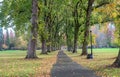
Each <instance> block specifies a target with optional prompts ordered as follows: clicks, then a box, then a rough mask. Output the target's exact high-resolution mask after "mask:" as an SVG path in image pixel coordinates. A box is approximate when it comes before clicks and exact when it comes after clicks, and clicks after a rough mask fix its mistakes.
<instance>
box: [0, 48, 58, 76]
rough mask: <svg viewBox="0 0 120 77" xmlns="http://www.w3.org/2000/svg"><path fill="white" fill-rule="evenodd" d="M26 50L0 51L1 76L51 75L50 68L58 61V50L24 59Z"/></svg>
mask: <svg viewBox="0 0 120 77" xmlns="http://www.w3.org/2000/svg"><path fill="white" fill-rule="evenodd" d="M25 55H26V51H19V50H18V51H15V50H14V51H1V52H0V77H50V70H51V68H52V65H53V64H54V63H55V61H56V55H57V52H52V53H49V54H48V55H40V52H39V51H37V56H38V57H39V59H36V60H26V59H24V57H25Z"/></svg>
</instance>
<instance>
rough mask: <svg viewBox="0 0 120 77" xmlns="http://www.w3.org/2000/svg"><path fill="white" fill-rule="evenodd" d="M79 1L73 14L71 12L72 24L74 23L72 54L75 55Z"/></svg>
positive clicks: (78, 25) (78, 26)
mask: <svg viewBox="0 0 120 77" xmlns="http://www.w3.org/2000/svg"><path fill="white" fill-rule="evenodd" d="M79 3H80V2H79V1H78V2H77V4H76V6H75V9H74V12H73V17H74V22H75V28H74V46H73V53H77V41H78V32H79V28H80V24H79V20H78V17H79V16H78V5H79Z"/></svg>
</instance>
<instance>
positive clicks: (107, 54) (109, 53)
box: [66, 48, 120, 77]
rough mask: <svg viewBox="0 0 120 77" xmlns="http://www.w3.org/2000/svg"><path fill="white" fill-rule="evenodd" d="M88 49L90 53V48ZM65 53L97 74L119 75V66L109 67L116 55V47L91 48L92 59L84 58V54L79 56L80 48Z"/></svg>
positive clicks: (104, 76) (103, 76)
mask: <svg viewBox="0 0 120 77" xmlns="http://www.w3.org/2000/svg"><path fill="white" fill-rule="evenodd" d="M88 51H89V53H90V49H89V50H88ZM66 53H67V54H68V55H69V56H70V57H71V58H72V59H73V60H74V61H76V62H77V63H79V64H81V65H82V66H84V67H87V68H90V69H91V70H94V71H95V72H96V74H97V75H99V76H102V77H120V68H113V67H109V66H110V65H111V64H112V63H113V62H114V61H115V59H116V57H117V55H118V49H117V48H101V49H93V53H94V59H90V60H88V59H86V56H80V54H81V49H80V50H78V53H75V54H72V53H71V52H66Z"/></svg>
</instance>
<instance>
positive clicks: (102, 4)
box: [92, 2, 110, 10]
mask: <svg viewBox="0 0 120 77" xmlns="http://www.w3.org/2000/svg"><path fill="white" fill-rule="evenodd" d="M107 4H110V2H104V3H101V4H99V5H97V6H94V7H93V8H99V7H102V6H104V5H107ZM92 10H93V9H92Z"/></svg>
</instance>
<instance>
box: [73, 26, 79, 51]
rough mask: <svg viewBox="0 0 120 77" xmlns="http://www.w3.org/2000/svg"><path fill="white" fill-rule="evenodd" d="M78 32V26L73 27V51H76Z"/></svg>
mask: <svg viewBox="0 0 120 77" xmlns="http://www.w3.org/2000/svg"><path fill="white" fill-rule="evenodd" d="M78 32H79V28H78V27H75V34H74V48H73V53H77V41H78Z"/></svg>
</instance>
